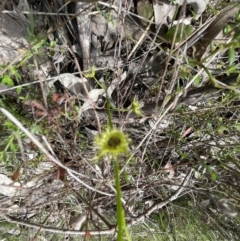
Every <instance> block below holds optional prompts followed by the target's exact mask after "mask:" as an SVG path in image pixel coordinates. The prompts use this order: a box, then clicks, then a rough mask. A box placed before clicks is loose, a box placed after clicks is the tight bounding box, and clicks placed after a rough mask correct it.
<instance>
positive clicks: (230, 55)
mask: <svg viewBox="0 0 240 241" xmlns="http://www.w3.org/2000/svg"><path fill="white" fill-rule="evenodd" d="M234 60H235V49H234V48H229V49H228V62H229V64H230V65H232V64H233V62H234Z"/></svg>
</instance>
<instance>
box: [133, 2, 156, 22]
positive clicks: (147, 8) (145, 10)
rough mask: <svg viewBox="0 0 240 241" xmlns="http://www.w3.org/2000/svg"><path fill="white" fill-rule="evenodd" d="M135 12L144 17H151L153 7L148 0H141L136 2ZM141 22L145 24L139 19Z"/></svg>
mask: <svg viewBox="0 0 240 241" xmlns="http://www.w3.org/2000/svg"><path fill="white" fill-rule="evenodd" d="M137 12H138V15H140V16H142V17H144V18H146V19H148V20H149V19H151V17H152V16H153V7H152V4H151V3H150V2H149V1H148V0H141V1H139V2H138V4H137ZM141 22H142V23H143V24H146V22H145V21H144V20H141Z"/></svg>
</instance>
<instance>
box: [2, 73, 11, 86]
mask: <svg viewBox="0 0 240 241" xmlns="http://www.w3.org/2000/svg"><path fill="white" fill-rule="evenodd" d="M1 84H3V85H8V86H9V87H13V86H14V82H13V80H12V78H11V77H10V76H9V75H5V76H4V77H3V78H2V81H1Z"/></svg>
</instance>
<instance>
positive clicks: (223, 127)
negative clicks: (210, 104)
mask: <svg viewBox="0 0 240 241" xmlns="http://www.w3.org/2000/svg"><path fill="white" fill-rule="evenodd" d="M224 131H228V128H227V127H226V126H224V125H221V126H219V127H218V128H217V132H218V134H220V135H223V134H224Z"/></svg>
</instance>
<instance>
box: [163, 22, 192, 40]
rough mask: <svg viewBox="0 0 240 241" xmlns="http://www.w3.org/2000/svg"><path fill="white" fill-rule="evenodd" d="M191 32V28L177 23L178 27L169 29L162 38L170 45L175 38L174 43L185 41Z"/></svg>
mask: <svg viewBox="0 0 240 241" xmlns="http://www.w3.org/2000/svg"><path fill="white" fill-rule="evenodd" d="M193 31H194V27H193V26H191V25H186V24H184V23H179V24H178V25H175V26H173V27H171V28H170V29H169V30H168V32H167V33H166V34H165V35H164V36H163V38H164V39H165V40H167V41H168V42H170V43H171V42H172V41H173V39H174V37H175V36H176V39H175V43H178V42H182V41H184V40H186V39H187V38H188V37H189V36H190V35H191V34H192V33H193Z"/></svg>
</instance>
